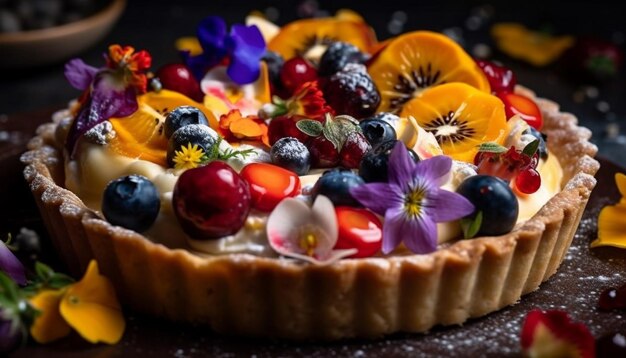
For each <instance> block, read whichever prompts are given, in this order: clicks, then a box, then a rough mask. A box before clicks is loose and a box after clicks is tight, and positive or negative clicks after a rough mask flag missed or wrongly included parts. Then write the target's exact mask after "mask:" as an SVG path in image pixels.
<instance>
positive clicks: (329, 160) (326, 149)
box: [308, 135, 339, 168]
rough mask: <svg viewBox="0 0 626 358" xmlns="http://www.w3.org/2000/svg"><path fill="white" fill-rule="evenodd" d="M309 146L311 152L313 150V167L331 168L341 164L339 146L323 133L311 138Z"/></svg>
mask: <svg viewBox="0 0 626 358" xmlns="http://www.w3.org/2000/svg"><path fill="white" fill-rule="evenodd" d="M308 147H309V152H311V166H312V167H314V168H330V167H334V166H337V164H339V153H338V152H337V147H335V145H334V144H333V142H331V141H329V140H328V139H326V137H324V136H323V135H321V136H319V137H315V138H313V139H311V141H310V142H309V144H308Z"/></svg>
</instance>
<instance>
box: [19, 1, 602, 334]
mask: <svg viewBox="0 0 626 358" xmlns="http://www.w3.org/2000/svg"><path fill="white" fill-rule="evenodd" d="M178 45H179V47H180V48H179V49H180V50H181V56H182V61H181V62H180V63H172V64H168V65H165V66H163V67H162V68H159V69H157V70H156V71H154V72H151V71H150V66H151V57H150V55H149V54H148V53H147V52H145V51H135V50H134V49H133V48H132V47H129V46H119V45H112V46H110V47H109V49H108V53H107V54H106V55H105V59H106V63H105V64H104V65H103V67H100V68H96V67H92V66H90V65H87V64H85V63H83V62H82V61H81V60H72V61H70V62H69V63H68V64H67V65H66V77H67V78H68V81H69V82H70V84H71V85H72V86H74V87H76V88H78V89H80V90H81V91H82V94H81V95H80V96H79V97H78V99H77V100H75V101H73V102H71V104H70V105H69V107H68V108H67V109H64V110H61V111H59V112H57V113H55V114H54V116H53V118H52V121H51V122H50V123H47V124H44V125H42V126H41V127H40V128H39V130H38V132H37V136H36V137H35V138H33V140H32V141H31V142H30V144H29V149H30V151H29V152H27V153H25V154H24V155H23V157H22V161H23V162H24V163H25V164H26V168H25V170H24V175H25V177H26V180H27V181H28V183H29V184H30V187H31V189H32V193H33V195H34V197H35V200H36V202H37V204H38V206H39V208H40V211H41V214H42V217H43V219H44V222H45V224H46V227H47V228H48V230H49V232H50V235H51V237H52V242H53V243H54V246H55V248H56V250H57V252H58V254H59V256H60V257H61V259H62V260H63V262H64V263H65V264H66V265H67V267H68V268H69V269H70V270H71V271H72V272H74V273H76V274H78V273H80V272H82V271H83V270H84V268H85V267H86V265H87V263H88V262H89V261H90V260H91V259H96V260H97V261H98V263H99V266H100V268H101V270H102V271H103V273H104V274H106V275H107V276H108V277H110V278H111V280H112V282H113V283H114V285H115V287H116V289H117V292H118V293H119V294H120V296H121V300H122V301H123V302H124V303H125V305H126V306H127V307H129V308H131V309H133V310H136V311H140V312H144V313H148V314H151V315H155V316H160V317H165V318H168V319H172V320H180V321H189V322H196V323H202V324H207V325H209V326H210V327H212V328H213V329H214V330H215V331H217V332H223V333H229V334H241V335H249V336H271V337H280V338H288V339H340V338H346V337H376V336H381V335H384V334H389V333H393V332H398V331H404V332H425V331H427V330H429V329H430V328H432V327H434V326H436V325H454V324H462V323H463V322H465V321H466V320H467V319H469V318H472V317H480V316H483V315H486V314H488V313H490V312H493V311H496V310H499V309H501V308H503V307H506V306H508V305H511V304H514V303H515V302H517V301H518V300H519V299H520V298H521V297H522V296H523V295H524V294H526V293H529V292H531V291H534V290H536V289H538V288H539V286H540V284H541V283H542V282H544V281H546V280H547V279H549V278H550V277H551V276H552V275H553V274H554V273H555V272H556V270H557V268H558V267H559V265H560V264H561V262H562V260H563V258H564V256H565V253H566V252H567V250H568V248H569V245H570V243H571V241H572V239H573V236H574V233H575V231H576V228H577V226H578V224H579V221H580V217H581V215H582V213H583V210H584V208H585V205H586V203H587V200H588V198H589V195H590V192H591V190H592V189H593V187H594V185H595V183H596V181H595V179H594V177H593V175H594V174H595V172H596V171H597V169H598V163H597V162H596V161H595V160H594V159H593V158H592V157H593V156H594V154H595V153H596V147H595V146H594V145H593V144H591V143H589V142H588V139H589V137H590V135H591V133H590V131H589V130H587V129H585V128H581V127H578V126H577V121H576V118H575V117H574V116H573V115H571V114H568V113H563V112H560V111H559V106H558V104H556V103H554V102H552V101H549V100H546V99H541V98H538V97H536V96H535V95H534V93H533V92H531V91H530V90H528V89H525V88H523V87H521V86H519V85H517V84H516V79H515V75H514V74H513V73H512V72H511V71H510V70H509V69H507V68H505V67H502V66H499V65H497V64H495V63H491V62H487V61H476V60H474V59H473V58H471V57H470V56H469V55H468V54H467V53H466V52H465V51H464V50H463V49H462V48H461V47H460V46H459V45H458V44H456V43H455V42H454V41H452V40H450V39H449V38H447V37H445V36H444V35H441V34H438V33H434V32H429V31H416V32H411V33H407V34H403V35H400V36H398V37H395V38H392V39H390V40H387V41H385V42H382V43H378V42H376V38H375V35H374V33H373V31H372V30H371V28H370V27H369V26H368V25H367V24H366V23H365V22H364V21H363V19H362V18H361V17H360V16H358V15H356V14H354V13H351V12H346V11H342V12H340V13H339V14H337V16H335V17H330V18H323V19H307V20H298V21H295V22H293V23H290V24H288V25H285V26H283V27H280V28H279V27H277V26H276V25H274V24H271V23H269V22H267V21H266V20H264V19H261V18H258V17H254V16H251V17H249V18H248V19H247V24H235V25H232V26H231V27H230V28H228V25H227V24H226V23H225V22H224V21H223V20H222V19H221V18H219V17H215V16H210V17H207V18H206V19H204V20H203V21H202V22H201V24H200V25H199V29H198V36H197V38H192V39H185V40H184V41H179V43H178ZM522 299H523V298H522Z"/></svg>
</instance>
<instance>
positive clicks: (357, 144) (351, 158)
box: [339, 132, 372, 169]
mask: <svg viewBox="0 0 626 358" xmlns="http://www.w3.org/2000/svg"><path fill="white" fill-rule="evenodd" d="M371 149H372V146H371V145H370V144H369V143H368V141H367V139H366V138H365V136H364V135H363V134H362V133H359V132H351V133H350V134H348V138H346V142H345V143H344V144H343V147H342V148H341V152H340V153H339V158H340V161H341V165H342V166H344V167H345V168H348V169H356V168H359V166H360V164H361V159H363V156H364V155H365V154H366V153H367V152H369V151H370V150H371Z"/></svg>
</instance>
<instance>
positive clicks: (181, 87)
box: [156, 63, 204, 102]
mask: <svg viewBox="0 0 626 358" xmlns="http://www.w3.org/2000/svg"><path fill="white" fill-rule="evenodd" d="M156 77H158V78H159V80H160V81H161V85H162V86H163V88H165V89H168V90H172V91H176V92H179V93H182V94H184V95H185V96H187V97H189V98H191V99H193V100H194V101H196V102H202V101H203V100H204V94H203V93H202V91H201V90H200V84H199V83H198V81H197V80H196V78H195V77H194V76H193V75H192V74H191V71H190V70H189V68H187V66H185V65H183V64H182V63H170V64H167V65H165V66H163V67H161V68H159V70H158V71H157V72H156Z"/></svg>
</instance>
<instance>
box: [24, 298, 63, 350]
mask: <svg viewBox="0 0 626 358" xmlns="http://www.w3.org/2000/svg"><path fill="white" fill-rule="evenodd" d="M64 292H65V290H43V291H41V292H39V293H38V294H37V295H35V296H34V297H33V298H31V299H30V303H31V304H32V305H33V307H35V308H36V309H38V310H39V311H40V312H41V314H40V315H39V316H37V318H35V322H34V323H33V325H32V326H31V327H30V335H31V336H32V337H33V339H35V341H37V342H38V343H49V342H52V341H55V340H57V339H59V338H63V337H65V336H67V335H68V334H69V333H70V332H71V330H72V328H71V327H70V326H69V325H68V324H67V323H66V322H65V320H64V319H63V317H62V316H61V313H60V312H59V304H60V303H61V299H62V298H63V294H64Z"/></svg>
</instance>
